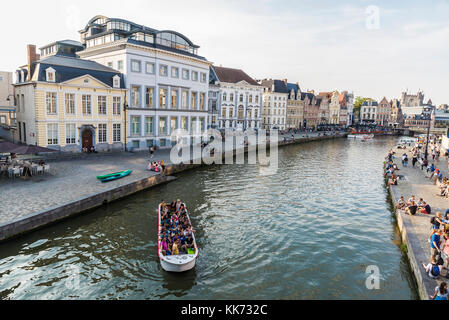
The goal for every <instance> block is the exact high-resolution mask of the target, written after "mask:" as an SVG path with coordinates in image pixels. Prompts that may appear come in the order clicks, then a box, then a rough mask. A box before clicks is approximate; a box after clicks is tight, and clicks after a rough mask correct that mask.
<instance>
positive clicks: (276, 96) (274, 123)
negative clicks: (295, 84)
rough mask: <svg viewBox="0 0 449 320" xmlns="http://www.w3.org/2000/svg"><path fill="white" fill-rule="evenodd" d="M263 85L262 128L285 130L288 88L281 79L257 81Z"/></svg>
mask: <svg viewBox="0 0 449 320" xmlns="http://www.w3.org/2000/svg"><path fill="white" fill-rule="evenodd" d="M258 83H259V84H260V85H262V87H263V104H262V119H263V120H262V129H279V130H285V129H286V124H287V100H288V96H289V90H288V88H287V85H286V83H285V82H284V81H283V80H272V79H269V80H268V79H264V80H260V81H258Z"/></svg>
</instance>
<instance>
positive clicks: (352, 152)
mask: <svg viewBox="0 0 449 320" xmlns="http://www.w3.org/2000/svg"><path fill="white" fill-rule="evenodd" d="M393 144H394V140H392V139H377V140H376V141H373V142H372V143H362V142H360V141H348V140H344V139H340V140H334V141H328V142H317V143H309V144H304V145H297V146H289V147H286V148H282V149H280V150H279V153H280V159H279V160H280V161H279V165H280V168H279V171H278V173H277V174H276V175H275V176H263V175H260V174H259V168H258V167H257V166H245V165H228V166H226V165H225V166H212V167H205V168H201V169H198V170H194V171H190V172H185V173H183V174H182V175H180V178H179V179H178V180H176V181H174V182H171V183H169V184H166V185H163V186H161V187H159V188H155V189H153V190H149V191H145V192H142V193H139V194H136V195H134V196H131V197H129V198H127V199H125V200H122V201H120V202H116V203H112V204H109V205H107V206H105V207H102V208H100V209H97V210H94V211H92V212H90V213H88V214H85V215H82V216H79V217H77V218H74V219H70V220H68V221H65V222H62V223H59V224H57V225H54V226H51V227H48V228H45V229H43V230H39V231H37V232H34V233H32V234H29V235H26V236H24V237H21V238H19V239H16V240H13V241H10V242H8V243H5V244H2V245H0V298H2V299H6V298H12V299H61V298H62V299H68V298H75V299H76V298H81V299H173V298H185V299H239V298H243V299H410V298H416V290H415V288H414V283H413V279H412V277H411V275H410V269H409V266H408V264H407V260H406V259H405V258H404V257H403V255H402V254H401V252H400V249H399V248H398V246H397V244H396V243H397V241H396V240H397V234H396V233H395V232H396V231H395V224H394V220H393V219H392V215H391V212H390V211H389V209H390V208H389V204H388V201H387V193H386V191H385V188H384V182H383V176H382V160H383V157H384V155H385V152H386V150H388V148H389V146H391V145H393ZM176 198H181V199H183V200H185V201H187V203H188V207H189V209H190V213H191V219H192V222H193V225H194V226H195V227H196V229H197V230H198V233H197V240H198V241H197V242H198V247H199V250H200V255H199V258H198V261H197V266H196V268H195V269H194V270H191V271H189V272H186V273H183V274H171V273H167V272H164V271H163V270H162V268H161V267H160V264H159V261H158V256H157V242H156V240H157V238H156V233H157V209H156V208H157V205H158V203H159V202H160V201H161V199H164V200H166V201H171V200H173V199H176ZM395 242H396V243H395ZM372 264H375V265H378V266H379V268H380V270H381V275H382V281H381V289H380V290H367V289H366V287H365V281H366V274H365V270H366V267H367V266H369V265H372Z"/></svg>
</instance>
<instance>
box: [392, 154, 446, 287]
mask: <svg viewBox="0 0 449 320" xmlns="http://www.w3.org/2000/svg"><path fill="white" fill-rule="evenodd" d="M409 149H410V148H408V149H407V155H408V158H409V162H408V165H407V167H403V166H402V161H401V157H402V154H403V153H404V152H405V150H404V149H393V151H395V152H396V155H395V156H396V158H395V159H394V162H395V163H396V164H397V165H398V167H399V168H400V170H399V172H398V173H397V174H399V175H403V176H405V179H402V180H399V181H398V185H397V186H393V188H394V189H395V190H396V191H397V194H399V195H403V196H404V198H405V200H407V199H408V198H410V196H412V195H414V196H415V198H416V200H419V198H423V199H424V201H426V202H427V203H429V205H430V206H431V208H432V214H430V215H427V214H422V213H417V214H416V215H415V216H409V217H410V220H411V222H412V226H413V231H414V233H415V234H416V235H417V237H418V240H419V244H420V245H421V247H422V250H423V251H424V253H425V256H426V259H427V260H426V261H417V262H418V263H419V264H420V265H421V264H422V263H426V264H427V263H428V262H429V259H430V243H429V242H428V239H429V235H430V232H431V230H430V228H431V224H430V219H431V217H433V216H434V215H435V212H437V211H441V212H442V213H443V214H444V213H445V212H446V210H447V209H448V208H449V199H448V198H443V197H439V196H437V193H439V187H438V186H436V185H434V184H433V183H432V182H431V181H430V180H429V179H428V178H426V177H425V176H426V170H425V169H424V170H421V166H420V165H419V163H417V164H416V165H415V167H412V161H411V159H412V154H411V152H410V151H409ZM429 149H430V147H429ZM428 159H429V163H432V162H433V163H435V166H436V167H437V168H439V169H440V170H442V172H443V174H444V175H446V176H447V172H448V170H447V169H448V165H447V160H446V158H445V157H440V161H439V162H434V161H432V157H431V156H429V158H428ZM408 232H410V231H408ZM442 275H446V273H445V271H443V272H442ZM440 278H441V280H443V279H444V280H445V281H447V280H446V279H445V278H444V277H440ZM436 285H437V281H435V286H436ZM432 294H433V292H432Z"/></svg>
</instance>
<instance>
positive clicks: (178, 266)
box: [161, 256, 196, 272]
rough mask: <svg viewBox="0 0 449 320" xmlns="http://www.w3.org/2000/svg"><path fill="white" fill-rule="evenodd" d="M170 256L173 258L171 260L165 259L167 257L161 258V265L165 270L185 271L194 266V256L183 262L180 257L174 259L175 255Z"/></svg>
mask: <svg viewBox="0 0 449 320" xmlns="http://www.w3.org/2000/svg"><path fill="white" fill-rule="evenodd" d="M177 257H181V256H177ZM171 258H173V260H172V261H171V262H169V261H167V257H163V258H162V259H161V267H162V269H164V270H165V271H167V272H185V271H189V270H191V269H193V268H195V264H196V258H193V259H189V261H188V262H183V261H182V260H181V259H175V256H172V257H171Z"/></svg>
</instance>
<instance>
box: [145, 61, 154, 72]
mask: <svg viewBox="0 0 449 320" xmlns="http://www.w3.org/2000/svg"><path fill="white" fill-rule="evenodd" d="M148 66H153V71H151V72H148ZM155 72H156V65H155V63H154V62H146V63H145V73H146V74H155Z"/></svg>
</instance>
